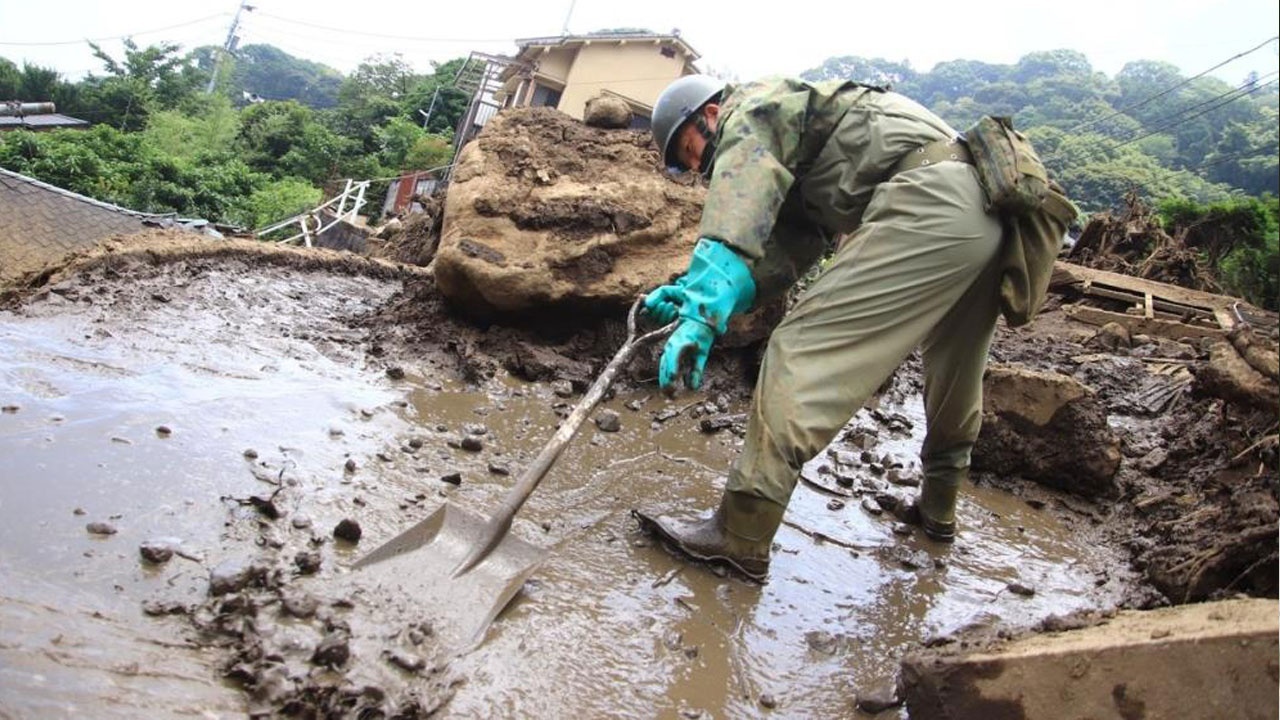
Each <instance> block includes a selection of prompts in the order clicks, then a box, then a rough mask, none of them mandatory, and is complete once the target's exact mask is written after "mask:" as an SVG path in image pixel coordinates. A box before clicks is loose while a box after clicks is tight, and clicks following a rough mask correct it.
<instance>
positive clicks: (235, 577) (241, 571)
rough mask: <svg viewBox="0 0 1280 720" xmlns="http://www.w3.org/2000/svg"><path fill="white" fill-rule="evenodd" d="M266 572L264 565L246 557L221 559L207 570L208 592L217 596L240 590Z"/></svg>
mask: <svg viewBox="0 0 1280 720" xmlns="http://www.w3.org/2000/svg"><path fill="white" fill-rule="evenodd" d="M266 574H267V568H266V566H265V565H263V564H262V563H259V562H255V561H253V560H249V559H247V558H230V559H228V560H223V561H222V562H221V563H219V564H218V565H217V567H215V568H214V569H213V570H210V571H209V594H210V595H214V596H217V595H226V594H228V593H234V592H240V591H241V590H243V589H245V588H246V587H248V586H249V585H250V584H252V583H254V582H257V581H258V580H260V579H262V578H263V577H265V576H266Z"/></svg>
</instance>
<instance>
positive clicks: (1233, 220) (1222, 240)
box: [1158, 195, 1280, 310]
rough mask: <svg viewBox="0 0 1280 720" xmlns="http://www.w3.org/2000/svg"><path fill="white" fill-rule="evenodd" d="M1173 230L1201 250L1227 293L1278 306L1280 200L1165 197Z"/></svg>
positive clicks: (1162, 208) (1163, 209)
mask: <svg viewBox="0 0 1280 720" xmlns="http://www.w3.org/2000/svg"><path fill="white" fill-rule="evenodd" d="M1158 208H1159V212H1160V217H1161V220H1162V221H1163V223H1164V225H1165V227H1166V228H1167V229H1168V230H1169V232H1170V233H1171V234H1173V235H1175V236H1177V237H1181V238H1182V240H1183V242H1184V243H1186V245H1187V246H1189V247H1192V248H1196V249H1197V250H1200V251H1201V252H1202V253H1203V254H1204V256H1205V259H1206V260H1207V262H1208V263H1209V264H1210V265H1211V266H1212V267H1214V268H1215V269H1216V271H1217V274H1218V277H1219V279H1220V280H1221V281H1222V284H1223V286H1224V288H1225V289H1226V290H1227V292H1228V293H1230V294H1232V295H1237V296H1239V297H1243V298H1245V299H1246V300H1248V301H1249V302H1251V303H1253V304H1255V305H1258V306H1260V307H1264V308H1267V309H1271V310H1276V309H1280V307H1278V305H1280V200H1278V199H1277V198H1276V196H1274V195H1263V196H1262V197H1261V198H1232V199H1229V200H1226V201H1222V202H1216V203H1210V204H1201V203H1195V202H1189V201H1186V200H1166V201H1165V202H1162V203H1160V205H1159V206H1158Z"/></svg>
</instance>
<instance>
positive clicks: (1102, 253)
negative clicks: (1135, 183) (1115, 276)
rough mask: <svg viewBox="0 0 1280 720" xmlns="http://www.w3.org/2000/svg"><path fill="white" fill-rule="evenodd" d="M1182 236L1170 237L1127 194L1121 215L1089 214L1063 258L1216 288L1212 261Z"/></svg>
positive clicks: (1190, 285) (1149, 212)
mask: <svg viewBox="0 0 1280 720" xmlns="http://www.w3.org/2000/svg"><path fill="white" fill-rule="evenodd" d="M1186 239H1187V233H1186V232H1183V233H1180V234H1179V235H1178V236H1175V237H1171V236H1169V235H1168V234H1167V233H1166V232H1165V231H1164V229H1163V227H1161V224H1160V221H1159V219H1158V218H1157V217H1156V215H1155V213H1154V212H1153V211H1152V209H1151V208H1150V207H1148V206H1147V205H1146V204H1145V203H1143V202H1142V200H1141V199H1140V198H1139V197H1138V194H1137V193H1136V192H1131V193H1129V194H1128V195H1126V196H1125V208H1124V210H1122V211H1121V212H1120V214H1118V215H1117V214H1115V213H1112V212H1106V213H1102V214H1099V215H1095V216H1093V219H1091V220H1090V221H1089V224H1088V225H1086V226H1085V229H1084V232H1082V233H1081V235H1080V238H1079V239H1078V240H1076V242H1075V244H1074V245H1072V247H1071V250H1070V252H1069V253H1068V256H1067V257H1068V259H1069V260H1070V261H1071V262H1073V263H1078V264H1080V265H1083V266H1085V267H1089V268H1095V269H1098V270H1107V271H1109V272H1117V273H1122V274H1125V275H1132V276H1134V277H1139V278H1145V279H1147V280H1155V281H1157V282H1163V283H1168V284H1170V285H1178V286H1181V287H1185V288H1191V289H1194V290H1203V291H1206V292H1212V293H1216V292H1220V289H1219V287H1218V283H1217V281H1216V279H1215V278H1214V276H1213V273H1212V272H1211V271H1210V270H1209V268H1210V267H1212V265H1211V264H1210V263H1206V262H1205V261H1204V260H1202V259H1201V256H1200V253H1199V252H1197V250H1196V249H1195V248H1192V247H1189V246H1188V245H1187V244H1186Z"/></svg>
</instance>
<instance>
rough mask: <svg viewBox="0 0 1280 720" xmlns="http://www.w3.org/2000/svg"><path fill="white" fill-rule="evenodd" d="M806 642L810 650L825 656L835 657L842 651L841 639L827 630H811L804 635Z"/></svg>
mask: <svg viewBox="0 0 1280 720" xmlns="http://www.w3.org/2000/svg"><path fill="white" fill-rule="evenodd" d="M804 640H805V642H806V643H808V644H809V648H810V649H812V650H815V651H817V652H820V653H822V654H823V655H834V654H835V653H836V650H838V649H840V638H838V637H836V636H835V635H832V634H831V633H829V632H827V631H826V630H810V631H809V632H807V633H805V634H804Z"/></svg>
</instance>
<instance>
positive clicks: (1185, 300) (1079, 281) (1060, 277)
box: [1049, 260, 1240, 313]
mask: <svg viewBox="0 0 1280 720" xmlns="http://www.w3.org/2000/svg"><path fill="white" fill-rule="evenodd" d="M1098 285H1105V286H1109V287H1111V288H1115V289H1122V290H1128V291H1130V292H1133V293H1136V294H1137V295H1139V296H1142V295H1144V294H1145V293H1148V292H1150V293H1151V295H1152V296H1153V298H1156V299H1159V300H1164V301H1167V302H1170V303H1176V304H1178V305H1183V306H1188V307H1193V308H1201V309H1204V310H1207V311H1209V312H1210V313H1212V311H1214V310H1216V309H1218V308H1230V307H1231V305H1232V304H1234V303H1237V302H1240V299H1239V298H1234V297H1231V296H1229V295H1216V294H1214V293H1209V292H1204V291H1203V290H1191V289H1189V288H1184V287H1178V286H1177V285H1169V284H1167V283H1162V282H1156V281H1154V280H1144V279H1143V278H1137V277H1133V276H1131V275H1122V274H1120V273H1114V272H1107V271H1106V270H1094V269H1093V268H1087V267H1084V266H1083V265H1074V264H1072V263H1068V262H1062V261H1061V260H1059V261H1057V262H1055V263H1054V265H1053V275H1052V276H1051V277H1050V279H1049V288H1050V289H1051V290H1062V289H1064V288H1066V287H1069V286H1082V287H1088V288H1094V289H1096V286H1098Z"/></svg>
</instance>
